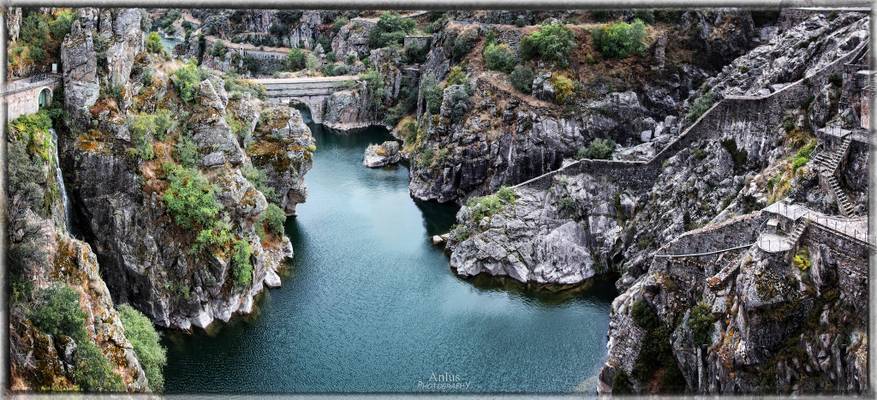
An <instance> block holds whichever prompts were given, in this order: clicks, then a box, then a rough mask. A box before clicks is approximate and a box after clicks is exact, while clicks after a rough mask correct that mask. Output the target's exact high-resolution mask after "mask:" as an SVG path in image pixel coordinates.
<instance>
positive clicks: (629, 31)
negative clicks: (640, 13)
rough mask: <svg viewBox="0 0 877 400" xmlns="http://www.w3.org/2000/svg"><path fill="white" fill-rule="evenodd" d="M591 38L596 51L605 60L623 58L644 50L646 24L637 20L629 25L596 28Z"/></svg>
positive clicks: (615, 24) (619, 23)
mask: <svg viewBox="0 0 877 400" xmlns="http://www.w3.org/2000/svg"><path fill="white" fill-rule="evenodd" d="M591 37H592V38H593V40H594V44H595V45H596V46H597V50H599V51H600V54H602V55H603V57H606V58H624V57H627V56H630V55H631V54H642V53H643V52H644V51H645V50H646V44H645V38H646V24H645V23H643V21H641V20H639V19H636V20H634V21H633V23H630V24H628V23H626V22H615V23H612V24H609V25H607V26H603V27H600V28H596V29H594V30H593V32H592V33H591Z"/></svg>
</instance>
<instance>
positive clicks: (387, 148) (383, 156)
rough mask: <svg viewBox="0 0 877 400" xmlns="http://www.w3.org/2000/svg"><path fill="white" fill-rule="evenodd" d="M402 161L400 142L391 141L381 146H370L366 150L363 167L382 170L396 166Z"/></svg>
mask: <svg viewBox="0 0 877 400" xmlns="http://www.w3.org/2000/svg"><path fill="white" fill-rule="evenodd" d="M401 159H402V153H401V152H400V151H399V142H396V141H393V140H390V141H386V142H384V143H381V144H370V145H369V146H368V147H366V148H365V154H363V157H362V165H365V166H366V167H369V168H380V167H385V166H387V165H392V164H396V163H398V162H399V160H401Z"/></svg>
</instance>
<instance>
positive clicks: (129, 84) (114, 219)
mask: <svg viewBox="0 0 877 400" xmlns="http://www.w3.org/2000/svg"><path fill="white" fill-rule="evenodd" d="M81 14H82V15H81V16H80V18H79V19H78V20H77V22H75V25H76V26H77V27H76V28H75V29H74V33H73V34H71V35H70V36H69V37H68V39H67V40H68V41H69V42H70V43H71V44H77V43H85V45H80V46H79V47H76V46H73V47H71V49H76V51H75V52H73V51H71V53H70V54H71V58H74V57H72V56H74V55H75V56H77V57H78V58H77V60H79V61H80V62H71V63H65V64H64V67H65V70H64V76H65V81H69V82H72V81H74V80H75V79H76V76H77V75H78V74H81V72H82V70H83V69H84V70H85V71H86V72H87V74H86V76H87V77H89V78H90V77H97V79H93V80H92V82H93V84H94V85H96V86H97V89H98V90H96V91H94V92H91V91H83V90H80V91H74V93H73V94H70V93H67V96H66V98H65V103H66V107H67V109H68V110H73V111H75V113H76V115H77V119H78V120H79V121H82V122H84V123H82V124H76V125H73V126H72V127H71V128H72V131H73V133H72V135H73V136H74V137H76V140H75V141H72V143H69V144H68V147H67V148H66V149H65V151H64V154H65V155H66V157H65V159H67V160H69V162H70V165H71V166H72V171H71V176H72V178H73V180H72V184H71V185H70V187H71V189H72V192H73V194H74V197H75V198H76V200H77V204H79V206H80V207H81V210H80V211H81V213H82V215H83V217H84V219H85V221H87V228H86V229H85V230H86V232H85V236H86V238H87V239H88V240H89V241H90V242H91V244H92V245H93V248H94V249H95V252H96V253H97V255H98V259H99V261H100V263H101V273H102V275H103V277H104V280H105V281H106V283H107V286H108V287H109V289H110V292H111V293H112V294H113V298H114V300H116V301H117V302H128V303H131V304H132V305H133V306H134V307H136V308H137V309H139V310H141V311H143V312H144V313H145V314H146V315H147V316H148V317H150V318H151V319H152V320H153V321H154V322H155V324H157V325H159V326H164V327H171V328H180V329H190V328H192V327H193V326H194V327H200V328H205V327H207V326H208V325H209V324H211V323H212V322H213V321H215V320H221V321H228V320H229V319H230V318H231V317H232V315H234V314H236V313H248V312H250V311H251V310H252V308H253V302H254V298H255V296H257V295H258V294H259V293H260V292H261V291H262V290H263V289H264V287H265V286H266V285H267V286H277V285H279V284H280V279H279V277H278V275H277V270H278V269H279V268H282V267H283V266H284V263H285V261H284V260H285V258H287V257H290V256H291V255H292V248H291V245H290V242H289V239H288V238H286V237H285V236H282V235H281V236H279V237H277V236H274V235H273V234H271V235H268V234H262V232H263V228H262V224H263V219H264V214H265V212H266V209H267V206H268V200H267V199H266V198H265V195H264V194H263V192H262V191H261V190H260V189H262V190H265V191H266V192H268V191H269V190H268V188H271V187H272V186H261V187H259V188H257V187H256V184H260V185H263V184H265V185H274V186H275V187H276V190H277V191H276V192H275V193H277V194H278V195H279V196H283V197H282V199H280V200H279V201H278V203H279V204H280V205H281V206H283V207H285V208H286V209H287V211H288V212H289V211H291V210H294V204H295V203H296V202H300V201H301V200H303V197H304V189H303V183H302V180H301V176H302V175H303V174H304V173H305V172H306V171H307V169H308V167H309V166H310V159H309V157H308V156H306V154H307V153H308V151H313V150H312V149H310V148H309V146H310V145H311V144H312V139H311V137H310V132H309V131H308V130H307V127H306V126H304V125H303V124H302V122H301V119H300V117H299V116H298V114H297V113H294V112H293V111H289V110H287V111H286V113H285V114H283V115H281V116H280V118H279V119H278V120H280V121H281V122H282V124H281V125H276V124H275V122H276V121H275V120H272V121H271V123H270V124H268V125H266V126H265V127H263V128H262V129H256V128H257V123H256V119H257V118H256V116H255V115H252V114H254V113H256V114H257V113H261V112H262V110H261V106H258V105H257V104H258V103H256V104H253V103H250V102H248V100H240V98H241V96H240V94H235V95H234V96H231V95H230V94H228V93H226V91H225V88H224V87H225V82H224V80H223V77H221V76H218V75H216V74H215V73H209V72H207V71H204V70H200V71H198V72H197V75H200V77H198V78H197V79H198V80H197V82H196V84H195V88H194V90H195V91H196V94H197V95H196V96H195V100H194V101H192V102H191V103H187V102H186V101H185V100H183V99H181V97H180V92H178V89H179V88H178V87H175V85H173V84H172V83H171V80H170V77H169V75H170V74H172V72H173V71H167V72H165V71H162V70H161V68H156V67H157V66H158V65H159V64H161V63H163V62H164V60H163V59H161V56H158V55H149V54H145V53H142V52H138V49H139V47H138V46H139V44H140V42H139V41H136V40H133V39H132V40H129V39H130V38H133V37H137V35H138V34H139V33H138V32H139V31H138V30H139V24H138V25H137V27H136V29H135V27H133V26H132V25H130V24H128V22H130V21H131V19H130V18H129V17H130V16H132V15H139V14H136V13H133V12H126V11H122V10H119V11H116V12H115V14H107V13H106V12H103V13H100V15H101V17H100V21H98V20H96V19H95V18H94V17H93V16H94V15H97V13H91V14H88V13H81ZM108 15H113V16H114V18H115V19H114V20H113V21H111V22H106V23H104V22H103V21H105V20H106V19H105V18H107V16H108ZM97 22H99V23H97ZM97 26H114V27H117V29H114V30H112V32H114V36H113V37H114V38H115V39H114V43H116V46H115V47H113V46H110V48H115V49H116V50H113V54H115V55H113V56H112V57H108V58H107V68H106V69H102V68H98V69H97V70H96V71H95V70H91V69H88V68H84V67H83V66H91V65H94V64H95V63H97V61H99V60H100V56H101V55H100V54H99V53H97V52H96V51H95V49H94V47H93V46H89V45H88V43H89V38H91V39H92V40H93V38H94V37H95V36H96V35H101V33H97V32H95V29H97V28H96V27H97ZM103 31H104V29H101V32H103ZM107 32H109V31H107ZM117 34H118V35H117ZM117 36H118V37H117ZM131 54H135V63H134V65H133V66H130V65H129V66H127V67H122V66H118V65H116V64H118V63H124V62H126V61H125V60H127V57H128V56H129V55H131ZM145 70H152V71H158V72H156V73H155V74H154V75H153V79H152V81H151V82H150V81H146V82H145V83H144V80H143V79H142V76H140V75H134V76H132V75H131V71H139V72H137V73H138V74H142V73H143V72H142V71H145ZM113 85H119V86H118V87H119V90H117V91H116V93H121V94H122V95H121V96H107V95H101V94H102V93H108V94H109V93H113V91H111V90H107V88H111V87H114V86H113ZM89 88H91V87H89ZM158 93H163V94H164V96H163V97H164V98H165V101H163V102H160V103H157V102H154V101H151V100H150V99H153V98H154V96H155V95H156V94H158ZM95 95H97V96H98V98H95V99H94V100H92V98H93V97H94V96H95ZM230 97H234V98H235V100H234V102H235V105H236V107H238V109H246V108H247V106H249V107H250V109H249V111H254V110H252V108H258V109H259V110H258V111H254V112H250V113H249V115H248V114H247V113H241V114H239V115H232V116H229V111H228V107H229V101H230V100H229V98H230ZM242 102H243V103H247V106H244V107H240V103H242ZM89 104H91V105H89ZM158 108H167V109H169V110H173V111H172V115H176V116H178V117H175V118H177V119H178V120H177V121H175V124H174V125H175V126H177V127H182V126H185V127H186V129H185V130H182V129H180V130H177V129H173V130H171V131H170V132H166V133H165V134H164V137H160V136H158V137H157V135H156V136H152V135H154V134H152V133H147V134H146V135H150V136H146V137H145V138H137V137H136V136H135V133H133V132H132V129H131V127H130V126H129V123H130V122H129V121H131V120H132V119H137V118H145V117H144V115H148V114H151V113H153V112H155V111H156V110H157V109H158ZM278 112H280V113H282V111H278ZM272 113H274V111H270V112H268V114H272ZM257 115H258V114H257ZM294 117H296V118H297V119H294ZM183 118H185V119H183ZM241 119H243V120H246V121H245V122H246V124H244V122H241ZM266 120H267V119H266ZM229 121H234V122H236V123H235V124H234V125H235V126H234V130H233V129H232V127H231V126H230V122H229ZM254 129H256V131H255V132H254ZM139 135H144V133H142V132H141V133H139ZM239 138H241V141H240V142H239ZM243 138H248V139H247V140H248V141H247V142H245V143H244V140H243ZM144 140H146V141H149V142H147V143H146V144H144V143H143V141H144ZM263 140H264V141H265V142H266V143H264V147H270V148H272V149H273V150H276V151H277V153H276V155H272V158H271V159H273V160H274V161H276V163H275V165H274V166H273V168H268V169H266V171H264V172H263V173H264V174H267V176H269V177H270V179H269V182H268V183H265V182H261V181H260V179H259V175H258V174H255V175H254V174H250V173H249V172H248V170H247V167H248V166H250V165H258V164H259V162H257V161H260V160H261V158H259V159H258V160H256V158H257V157H254V160H251V159H250V156H249V155H248V154H247V152H245V151H244V149H243V148H242V147H241V143H244V144H245V145H246V146H247V147H248V149H250V148H252V147H253V146H259V145H261V144H263V142H262V141H263ZM269 142H270V143H269ZM143 146H148V149H149V152H148V153H144V151H145V150H144V147H143ZM261 154H262V153H260V155H261ZM180 163H182V164H185V165H184V168H188V169H186V170H185V171H188V172H184V174H185V173H188V174H194V176H195V178H191V179H195V180H199V179H202V178H203V179H204V181H205V182H206V184H208V185H210V186H209V187H210V188H211V190H210V194H209V196H212V197H213V198H214V199H215V201H216V205H217V206H216V207H217V208H218V211H217V212H216V213H215V214H213V215H214V217H212V218H214V222H212V223H211V224H212V225H210V226H197V227H190V228H188V229H186V228H184V227H183V226H180V225H179V222H178V221H179V217H174V216H173V215H171V214H170V210H169V207H168V201H169V200H168V198H167V197H165V196H164V194H165V191H166V190H167V188H168V185H169V182H168V179H169V174H171V173H172V172H171V171H174V170H175V168H181V167H178V166H175V165H177V164H180ZM188 163H191V164H188ZM245 175H246V176H245ZM199 177H200V178H199ZM185 179H190V178H185ZM251 179H252V180H253V181H251ZM203 223H206V222H202V224H203ZM192 228H195V229H192ZM260 235H262V236H260ZM205 240H208V241H209V242H208V243H214V244H210V245H208V246H207V249H203V246H205V245H203V244H199V243H203V241H205ZM193 247H194V248H199V247H201V248H202V250H201V251H195V250H193ZM234 257H237V258H234Z"/></svg>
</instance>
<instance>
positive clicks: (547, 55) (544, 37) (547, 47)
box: [521, 22, 576, 66]
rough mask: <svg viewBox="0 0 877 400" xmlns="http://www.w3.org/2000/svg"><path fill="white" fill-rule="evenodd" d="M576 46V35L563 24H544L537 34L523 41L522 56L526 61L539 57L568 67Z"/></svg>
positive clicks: (530, 35) (534, 33) (532, 34)
mask: <svg viewBox="0 0 877 400" xmlns="http://www.w3.org/2000/svg"><path fill="white" fill-rule="evenodd" d="M575 44H576V42H575V34H573V32H572V31H571V30H570V29H569V28H567V27H566V26H564V25H563V24H561V23H559V22H554V23H550V24H544V25H542V26H541V27H539V30H537V31H536V32H533V33H531V34H529V35H527V36H524V38H523V39H521V56H522V57H524V58H525V59H532V58H537V57H538V58H541V59H543V60H545V61H550V62H554V63H555V64H557V65H560V66H566V65H568V64H569V55H570V53H571V52H572V49H573V47H575Z"/></svg>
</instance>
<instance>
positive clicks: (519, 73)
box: [509, 65, 535, 94]
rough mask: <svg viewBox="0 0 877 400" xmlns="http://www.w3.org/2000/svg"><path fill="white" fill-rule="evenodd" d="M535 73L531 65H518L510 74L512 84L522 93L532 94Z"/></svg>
mask: <svg viewBox="0 0 877 400" xmlns="http://www.w3.org/2000/svg"><path fill="white" fill-rule="evenodd" d="M534 77H535V74H534V73H533V70H532V69H530V68H529V67H526V66H523V65H518V66H516V67H515V69H514V71H512V73H511V75H509V80H511V82H512V86H513V87H514V88H515V89H518V90H519V91H521V92H522V93H526V94H530V93H531V92H532V91H533V78H534Z"/></svg>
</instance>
